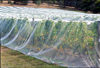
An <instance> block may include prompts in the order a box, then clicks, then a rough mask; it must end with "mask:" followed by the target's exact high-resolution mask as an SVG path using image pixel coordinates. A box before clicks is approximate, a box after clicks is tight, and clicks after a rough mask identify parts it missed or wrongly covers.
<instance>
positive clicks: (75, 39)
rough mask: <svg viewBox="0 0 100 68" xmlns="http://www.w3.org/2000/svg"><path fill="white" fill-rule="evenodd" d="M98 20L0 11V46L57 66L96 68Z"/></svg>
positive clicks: (21, 9) (82, 15)
mask: <svg viewBox="0 0 100 68" xmlns="http://www.w3.org/2000/svg"><path fill="white" fill-rule="evenodd" d="M99 19H100V14H86V13H80V12H74V11H65V10H59V9H43V8H25V7H0V31H1V32H0V35H1V38H0V39H1V45H2V46H6V47H9V48H11V49H14V50H17V51H20V52H22V53H24V54H26V55H29V56H33V57H35V58H38V59H40V60H43V61H45V62H49V63H55V64H59V65H61V66H66V67H100V59H99V57H98V54H97V50H96V46H97V45H98V41H97V38H98V34H97V24H98V23H97V22H96V21H98V20H99ZM98 53H99V52H98Z"/></svg>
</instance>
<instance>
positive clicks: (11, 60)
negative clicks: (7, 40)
mask: <svg viewBox="0 0 100 68" xmlns="http://www.w3.org/2000/svg"><path fill="white" fill-rule="evenodd" d="M1 68H65V67H60V66H58V65H55V64H48V63H45V62H43V61H41V60H38V59H36V58H33V57H30V56H26V55H24V54H22V53H20V52H17V51H14V50H11V49H9V48H6V47H2V46H1Z"/></svg>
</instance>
